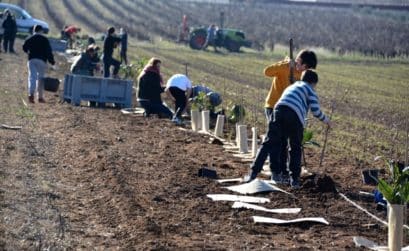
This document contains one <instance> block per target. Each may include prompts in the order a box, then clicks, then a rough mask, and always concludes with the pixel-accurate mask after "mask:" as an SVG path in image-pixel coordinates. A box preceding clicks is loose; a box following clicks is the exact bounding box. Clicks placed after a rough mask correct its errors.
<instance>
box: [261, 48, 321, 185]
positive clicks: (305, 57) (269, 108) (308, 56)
mask: <svg viewBox="0 0 409 251" xmlns="http://www.w3.org/2000/svg"><path fill="white" fill-rule="evenodd" d="M292 63H295V67H294V68H295V69H294V80H295V81H297V80H300V77H301V73H302V72H303V71H305V70H308V69H315V68H316V67H317V56H316V55H315V53H314V52H313V51H310V50H301V51H300V52H299V53H298V55H297V56H296V58H295V62H290V60H289V59H288V58H287V59H284V60H283V61H280V62H277V63H274V64H272V65H270V66H268V67H266V68H265V69H264V75H265V76H266V77H272V78H273V82H272V84H271V88H270V91H269V93H268V95H267V98H266V103H265V105H264V107H265V114H266V118H267V124H268V123H269V122H270V120H273V111H274V106H275V105H276V103H277V101H278V100H279V99H280V97H281V95H282V94H283V92H284V90H285V88H287V87H288V86H289V85H291V84H292V83H290V64H292ZM287 153H288V151H287V144H283V145H282V149H281V152H280V158H281V166H280V167H279V168H280V173H281V181H278V180H277V182H278V183H288V181H289V175H288V170H287V156H288V154H287ZM270 165H272V161H270ZM270 168H271V167H270Z"/></svg>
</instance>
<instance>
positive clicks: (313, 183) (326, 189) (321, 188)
mask: <svg viewBox="0 0 409 251" xmlns="http://www.w3.org/2000/svg"><path fill="white" fill-rule="evenodd" d="M303 188H309V189H310V190H311V191H312V192H316V193H336V192H337V190H336V187H335V182H334V180H333V179H332V178H331V177H330V176H328V175H325V174H313V175H310V176H308V177H306V178H305V179H304V182H303Z"/></svg>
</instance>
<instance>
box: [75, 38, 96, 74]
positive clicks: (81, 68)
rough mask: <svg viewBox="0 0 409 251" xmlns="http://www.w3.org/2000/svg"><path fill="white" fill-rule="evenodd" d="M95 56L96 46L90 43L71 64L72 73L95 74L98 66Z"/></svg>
mask: <svg viewBox="0 0 409 251" xmlns="http://www.w3.org/2000/svg"><path fill="white" fill-rule="evenodd" d="M94 56H95V48H94V46H93V45H90V46H88V48H87V50H86V51H85V52H83V53H81V56H79V57H78V58H77V60H75V61H74V63H73V64H72V65H71V73H72V74H76V75H84V76H94V70H95V69H96V68H97V63H95V62H94Z"/></svg>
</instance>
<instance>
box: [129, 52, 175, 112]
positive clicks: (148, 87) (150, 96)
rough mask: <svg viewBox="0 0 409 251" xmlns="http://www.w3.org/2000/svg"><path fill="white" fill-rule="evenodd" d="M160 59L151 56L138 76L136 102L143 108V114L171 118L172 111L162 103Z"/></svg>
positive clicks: (163, 88) (162, 89)
mask: <svg viewBox="0 0 409 251" xmlns="http://www.w3.org/2000/svg"><path fill="white" fill-rule="evenodd" d="M160 65H161V61H160V60H159V59H157V58H151V59H150V60H149V62H148V64H147V65H146V66H145V68H144V69H143V71H142V72H141V74H140V75H139V77H138V99H137V100H138V102H139V104H140V105H141V106H142V108H144V109H145V113H144V115H145V116H146V117H148V116H149V115H150V114H158V115H159V116H160V117H166V118H169V119H170V118H172V115H173V114H172V111H171V110H170V109H169V108H168V107H167V106H166V105H164V104H163V102H162V98H161V93H162V92H164V90H165V87H164V86H162V85H163V79H162V76H161V74H160Z"/></svg>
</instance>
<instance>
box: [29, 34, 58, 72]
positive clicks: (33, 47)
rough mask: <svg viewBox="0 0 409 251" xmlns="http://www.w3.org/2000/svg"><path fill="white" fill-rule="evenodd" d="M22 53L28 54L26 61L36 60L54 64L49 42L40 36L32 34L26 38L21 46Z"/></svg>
mask: <svg viewBox="0 0 409 251" xmlns="http://www.w3.org/2000/svg"><path fill="white" fill-rule="evenodd" d="M23 51H24V52H25V53H28V60H30V59H33V58H37V59H41V60H43V61H44V62H46V63H47V61H48V62H50V63H51V64H52V65H53V64H54V63H55V61H54V56H53V52H52V50H51V46H50V42H49V41H48V39H47V38H46V37H45V36H43V35H41V34H37V33H36V34H34V35H32V36H31V37H29V38H27V40H26V41H25V42H24V45H23Z"/></svg>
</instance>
